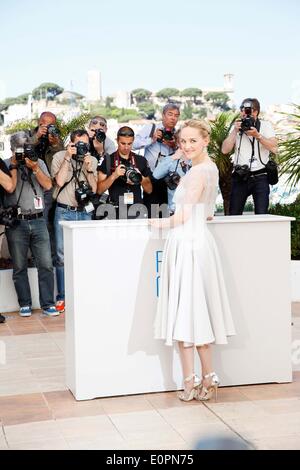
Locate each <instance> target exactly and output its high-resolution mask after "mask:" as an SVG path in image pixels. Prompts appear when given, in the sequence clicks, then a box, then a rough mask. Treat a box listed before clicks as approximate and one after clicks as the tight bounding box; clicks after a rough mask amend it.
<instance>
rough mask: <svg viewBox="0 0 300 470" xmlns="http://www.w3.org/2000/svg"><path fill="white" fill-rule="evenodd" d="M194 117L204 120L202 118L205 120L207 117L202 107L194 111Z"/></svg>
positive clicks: (205, 110)
mask: <svg viewBox="0 0 300 470" xmlns="http://www.w3.org/2000/svg"><path fill="white" fill-rule="evenodd" d="M196 116H197V118H198V119H204V118H206V116H207V109H206V108H204V107H201V108H199V109H198V110H197V111H196Z"/></svg>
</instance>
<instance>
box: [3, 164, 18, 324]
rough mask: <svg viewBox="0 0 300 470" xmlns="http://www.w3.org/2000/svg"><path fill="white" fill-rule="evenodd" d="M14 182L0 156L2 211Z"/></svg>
mask: <svg viewBox="0 0 300 470" xmlns="http://www.w3.org/2000/svg"><path fill="white" fill-rule="evenodd" d="M14 189H15V187H14V183H13V180H12V177H11V174H10V172H9V170H8V169H7V166H6V165H5V163H4V161H3V160H2V159H1V158H0V211H2V208H3V204H2V203H3V197H4V193H5V191H7V192H8V193H12V192H13V191H14ZM1 222H2V221H1V216H0V233H1V235H0V255H1V245H2V237H3V231H4V228H5V226H4V225H3V224H2V225H1ZM4 322H5V317H4V316H3V315H1V314H0V323H4Z"/></svg>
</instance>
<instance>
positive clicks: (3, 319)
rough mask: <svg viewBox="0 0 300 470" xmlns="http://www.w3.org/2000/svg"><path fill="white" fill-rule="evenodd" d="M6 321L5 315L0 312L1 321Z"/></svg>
mask: <svg viewBox="0 0 300 470" xmlns="http://www.w3.org/2000/svg"><path fill="white" fill-rule="evenodd" d="M4 322H5V317H4V316H3V315H1V313H0V323H4Z"/></svg>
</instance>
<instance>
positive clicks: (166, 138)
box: [133, 103, 180, 217]
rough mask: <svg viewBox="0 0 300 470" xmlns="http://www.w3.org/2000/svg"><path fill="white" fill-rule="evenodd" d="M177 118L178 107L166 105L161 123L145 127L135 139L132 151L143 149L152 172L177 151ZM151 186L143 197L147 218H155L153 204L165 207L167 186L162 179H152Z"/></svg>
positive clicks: (155, 213)
mask: <svg viewBox="0 0 300 470" xmlns="http://www.w3.org/2000/svg"><path fill="white" fill-rule="evenodd" d="M179 116H180V110H179V106H178V105H177V104H175V103H168V104H166V105H165V106H164V108H163V112H162V123H161V124H150V125H146V126H145V127H143V128H142V129H141V131H140V132H139V133H138V134H137V136H136V138H135V141H134V144H133V149H134V150H138V149H142V148H144V149H145V154H144V155H145V158H146V160H147V161H148V163H149V167H150V170H151V171H152V172H153V171H154V168H155V167H156V166H157V165H158V163H159V162H160V160H162V159H163V158H164V157H166V156H168V155H173V154H174V153H175V151H176V149H177V143H176V138H175V126H176V124H177V122H178V119H179ZM152 185H153V191H152V193H151V194H150V195H148V194H145V195H144V203H145V205H146V206H147V208H148V213H149V217H150V216H151V217H152V216H153V217H157V216H158V213H157V210H158V208H157V207H156V208H154V210H153V211H151V206H152V205H153V204H155V205H162V204H164V205H165V206H166V205H167V202H168V195H167V186H166V183H165V182H164V180H163V179H160V180H157V179H153V180H152ZM166 212H167V214H165V215H166V216H167V215H168V211H166Z"/></svg>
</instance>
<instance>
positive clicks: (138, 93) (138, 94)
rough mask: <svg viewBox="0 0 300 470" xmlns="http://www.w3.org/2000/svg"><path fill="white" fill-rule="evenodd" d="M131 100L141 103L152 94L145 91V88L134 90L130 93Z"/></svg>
mask: <svg viewBox="0 0 300 470" xmlns="http://www.w3.org/2000/svg"><path fill="white" fill-rule="evenodd" d="M131 94H132V96H133V98H134V99H135V101H136V102H137V104H139V103H143V102H144V101H148V100H149V98H150V96H151V95H152V92H151V91H149V90H146V89H145V88H135V89H134V90H132V92H131Z"/></svg>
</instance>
